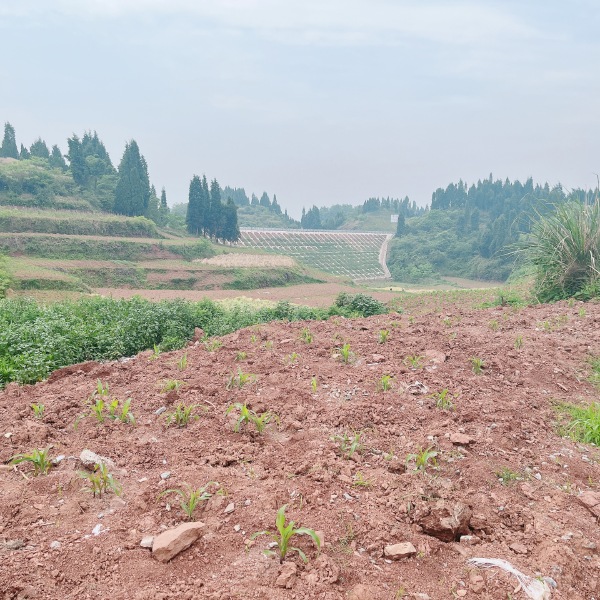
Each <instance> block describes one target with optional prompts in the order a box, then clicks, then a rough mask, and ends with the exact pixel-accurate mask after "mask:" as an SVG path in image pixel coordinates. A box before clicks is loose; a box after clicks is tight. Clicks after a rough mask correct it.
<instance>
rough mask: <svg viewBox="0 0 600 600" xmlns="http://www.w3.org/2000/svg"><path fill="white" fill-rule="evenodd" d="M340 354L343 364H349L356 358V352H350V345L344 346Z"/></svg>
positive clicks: (339, 350) (339, 349)
mask: <svg viewBox="0 0 600 600" xmlns="http://www.w3.org/2000/svg"><path fill="white" fill-rule="evenodd" d="M338 352H339V353H340V359H341V361H342V362H343V363H345V364H348V363H349V362H351V361H352V360H353V358H354V352H352V351H351V350H350V344H344V345H343V346H342V347H341V348H338Z"/></svg>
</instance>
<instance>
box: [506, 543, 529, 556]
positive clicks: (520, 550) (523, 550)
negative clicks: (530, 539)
mask: <svg viewBox="0 0 600 600" xmlns="http://www.w3.org/2000/svg"><path fill="white" fill-rule="evenodd" d="M508 547H509V548H510V549H511V550H512V551H513V552H516V553H517V554H527V552H528V550H527V546H526V545H525V544H521V543H520V542H514V543H513V544H509V546H508Z"/></svg>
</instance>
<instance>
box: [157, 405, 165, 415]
mask: <svg viewBox="0 0 600 600" xmlns="http://www.w3.org/2000/svg"><path fill="white" fill-rule="evenodd" d="M166 410H167V407H166V406H161V407H160V408H157V409H156V410H155V411H154V414H155V415H162V414H163V413H164V412H165V411H166Z"/></svg>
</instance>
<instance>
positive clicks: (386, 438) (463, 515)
mask: <svg viewBox="0 0 600 600" xmlns="http://www.w3.org/2000/svg"><path fill="white" fill-rule="evenodd" d="M585 311H586V312H585V314H584V312H579V306H573V307H569V306H567V305H566V304H565V303H561V304H556V305H553V306H539V307H535V308H527V309H520V310H515V309H511V308H508V307H506V308H498V309H490V310H486V311H472V310H468V309H461V308H458V307H454V308H453V309H451V312H448V313H444V314H435V313H433V314H429V315H428V316H417V317H416V318H414V319H413V318H409V317H407V316H406V315H404V316H401V315H396V314H394V315H386V316H379V317H372V318H370V319H361V320H352V321H351V320H346V319H331V320H329V321H327V322H320V323H308V324H307V323H293V324H271V325H265V326H261V327H260V328H251V329H246V330H242V331H239V332H237V333H234V334H231V335H228V336H226V337H224V338H223V339H222V341H223V345H222V347H220V348H218V349H215V350H214V351H212V352H210V351H209V349H208V348H207V347H205V346H204V345H203V344H196V345H192V346H190V347H189V348H188V349H187V366H186V367H185V368H184V369H183V370H182V369H180V367H183V366H184V365H182V364H181V363H180V365H179V366H178V365H177V362H178V361H179V360H180V359H181V358H182V356H183V355H184V351H183V350H182V351H178V352H171V353H167V354H162V355H160V356H159V357H158V358H157V359H155V360H151V356H150V353H149V352H146V353H142V354H140V355H138V356H137V357H135V358H133V359H131V360H128V361H122V362H114V363H108V364H96V363H87V364H85V365H80V366H75V367H71V368H67V369H63V370H62V371H58V372H56V373H55V374H53V376H52V377H51V378H50V380H49V381H48V382H44V383H41V384H38V385H36V386H30V387H23V388H19V387H17V386H16V385H14V384H11V385H10V386H9V387H8V388H7V389H6V390H5V391H4V392H1V393H0V431H1V433H2V437H1V438H0V439H1V445H0V459H1V461H2V462H3V463H7V461H8V460H9V459H10V458H11V457H12V456H13V455H15V454H17V453H23V452H30V451H31V450H32V449H34V448H45V447H48V446H50V455H51V456H52V457H56V456H58V455H64V457H65V458H64V459H62V460H61V461H60V463H59V464H58V465H57V466H56V467H55V468H53V469H52V470H51V471H50V473H49V474H48V475H47V476H43V475H40V476H38V477H33V474H32V471H31V470H30V469H29V468H28V466H26V465H27V463H24V464H21V465H19V466H17V467H13V466H8V465H7V464H5V465H4V466H2V467H0V468H1V469H2V470H1V471H0V482H1V485H0V515H1V517H0V518H1V520H0V564H1V565H2V568H1V569H0V590H2V592H0V597H2V598H6V599H9V598H10V599H13V598H15V599H16V598H19V599H21V598H43V599H54V598H57V599H58V598H73V599H74V598H77V599H83V598H93V599H100V598H114V599H130V598H132V599H137V600H145V599H162V600H166V599H179V598H220V599H230V598H231V599H233V598H239V599H242V598H244V599H246V598H264V599H289V600H292V599H297V600H301V599H311V600H312V599H326V600H338V599H340V600H341V599H343V598H354V600H359V599H379V598H382V599H384V598H385V599H390V600H392V599H396V598H403V597H404V598H408V597H410V598H420V599H426V598H431V599H438V598H439V599H442V598H460V597H467V598H483V599H485V598H488V599H498V600H500V599H504V600H506V599H507V598H515V599H517V598H526V597H527V596H526V595H525V593H524V591H523V590H522V589H519V588H518V583H517V580H516V579H515V578H514V577H513V576H511V575H508V574H506V573H504V572H502V571H500V570H498V569H495V568H494V569H485V570H484V569H479V568H476V567H474V566H470V565H468V564H467V561H468V559H469V558H472V557H487V558H500V559H505V560H507V561H509V562H510V563H511V564H512V565H514V566H515V567H516V568H518V569H519V570H520V571H522V572H524V573H525V574H527V575H529V576H532V577H536V576H538V575H539V576H543V577H547V578H551V579H548V580H547V581H548V582H549V583H548V584H544V585H549V586H550V587H549V588H548V589H550V590H551V594H552V598H564V599H566V598H568V599H570V600H579V599H581V600H583V599H589V598H593V597H598V593H599V591H600V590H598V589H597V588H598V569H599V568H600V561H599V558H598V555H597V548H598V544H600V532H599V530H598V525H597V520H596V516H597V515H598V514H600V510H598V509H597V508H596V507H595V504H596V503H600V493H599V492H598V491H597V486H598V482H600V466H599V465H598V464H597V461H598V459H599V458H600V455H599V454H598V452H597V450H596V448H595V447H593V446H585V445H582V444H578V443H575V442H573V441H571V440H569V439H566V438H561V437H560V436H559V435H558V433H557V428H556V421H557V411H556V410H555V409H554V408H553V402H558V401H563V402H565V401H568V402H579V401H580V400H585V401H588V402H589V401H591V400H594V399H597V398H598V393H597V391H596V390H595V389H594V388H593V387H592V386H591V385H590V384H589V383H587V381H586V374H587V364H586V359H587V358H588V357H589V355H590V354H596V355H598V354H599V353H600V339H599V337H598V331H599V330H600V306H599V305H586V306H585ZM490 323H491V324H492V327H490ZM307 326H308V327H309V328H310V332H311V333H312V336H313V341H312V343H305V342H303V341H302V340H301V339H300V338H301V332H302V330H303V328H304V327H307ZM380 330H389V331H390V333H389V338H388V341H387V342H386V343H383V344H379V343H378V334H379V331H380ZM519 336H521V337H522V347H521V348H520V349H515V340H516V338H517V337H519ZM345 342H347V343H349V344H350V346H351V351H352V352H353V353H354V354H355V355H354V357H352V356H351V357H350V362H349V364H344V363H343V362H342V361H341V360H340V357H339V356H334V355H336V354H339V353H338V352H337V350H336V349H337V348H339V347H341V346H342V345H343V344H344V343H345ZM517 345H518V344H517ZM213 347H214V346H213ZM239 352H245V353H247V356H246V357H245V358H244V356H243V355H238V353H239ZM293 353H296V354H297V356H296V355H294V354H293ZM236 356H237V358H238V359H240V360H237V361H236V360H235V359H236ZM406 357H409V359H408V360H407V359H406ZM419 357H422V358H419ZM473 357H476V358H480V359H482V360H483V361H484V362H485V368H484V370H483V373H482V374H480V375H476V374H475V373H474V372H473V370H472V366H471V358H473ZM238 369H240V370H241V372H242V373H252V374H255V375H256V379H255V381H254V382H252V381H248V382H247V383H246V384H245V385H244V386H243V387H241V388H235V387H234V388H232V389H229V390H228V389H226V384H227V381H228V379H229V377H230V375H231V374H236V373H238ZM384 375H391V376H393V384H392V388H391V390H389V391H386V392H383V391H378V390H377V385H378V382H381V378H382V376H384ZM312 377H316V378H317V384H318V385H317V389H316V391H315V392H313V389H312V387H311V379H312ZM98 379H100V380H101V381H102V382H103V383H105V384H108V385H109V386H110V393H111V397H112V396H113V395H114V396H116V397H118V398H120V399H121V400H124V399H125V398H128V397H131V398H132V403H131V409H132V411H133V413H134V414H135V417H136V420H137V424H136V425H135V426H132V425H129V424H123V423H120V422H119V421H110V420H107V421H105V422H104V423H98V422H96V420H95V419H94V418H92V417H86V418H84V419H82V420H81V421H80V423H79V425H78V427H77V428H74V427H73V424H74V422H75V421H76V419H77V418H78V417H79V416H80V415H81V414H82V412H84V410H85V403H86V399H87V398H88V397H89V396H90V394H91V393H92V392H93V391H94V390H95V389H96V382H97V380H98ZM168 379H170V380H182V381H184V382H185V385H182V386H181V387H180V389H179V390H178V391H172V392H170V393H169V394H165V393H161V391H160V390H161V387H162V386H163V384H164V382H165V380H168ZM250 379H252V378H250ZM444 389H448V390H449V393H450V394H452V395H453V398H452V403H453V405H454V406H453V409H452V410H449V409H443V408H440V407H437V406H436V400H435V399H434V398H433V397H431V394H433V393H436V392H441V391H442V390H444ZM446 398H447V399H448V398H449V396H447V397H446ZM178 402H185V403H186V404H196V405H198V408H197V413H198V414H199V415H200V418H199V419H197V420H195V421H193V422H191V423H190V424H189V425H188V426H187V427H183V428H178V427H176V426H170V427H167V426H166V419H165V415H166V414H168V413H169V412H171V411H172V410H173V407H174V406H175V405H176V404H177V403H178ZM233 402H241V403H243V402H247V403H248V405H249V406H250V407H251V408H252V409H253V410H254V411H256V412H257V413H261V412H263V411H266V410H271V411H274V412H275V413H277V414H278V415H279V417H280V419H281V423H280V426H277V425H276V423H275V421H273V422H272V423H271V424H270V425H268V426H267V429H266V431H265V433H263V434H262V435H258V434H256V433H255V432H254V429H253V427H252V426H250V427H248V428H245V427H242V431H241V433H235V432H234V431H233V425H234V423H235V417H236V413H235V412H234V413H231V414H230V415H229V416H225V411H226V409H227V407H228V406H229V405H230V404H231V403H233ZM32 403H42V404H44V405H45V414H44V419H43V420H36V419H34V418H33V414H32V410H31V407H30V405H31V404H32ZM163 406H166V407H167V411H166V413H163V414H161V415H157V414H156V412H157V410H158V409H160V408H161V407H163ZM448 408H449V407H448ZM88 411H89V407H88ZM344 434H347V435H348V436H349V438H353V436H354V435H355V434H358V435H359V437H360V446H359V447H356V448H355V451H354V452H353V453H352V452H351V449H349V448H348V447H346V449H345V450H344V449H343V448H342V447H341V446H342V445H343V444H342V443H341V442H340V441H339V439H337V440H332V438H333V437H335V436H340V437H343V436H344ZM85 448H87V449H89V450H91V451H93V452H96V453H98V454H99V455H102V456H104V457H108V458H110V459H112V461H114V463H115V467H114V468H111V470H112V473H113V474H114V476H115V478H116V479H117V480H118V481H119V483H120V484H121V485H122V487H123V492H122V495H121V496H120V497H118V496H116V495H114V494H112V493H106V494H104V495H103V496H102V498H94V497H93V496H92V495H91V494H88V493H86V492H85V491H82V487H84V485H85V484H84V481H83V479H81V477H80V476H79V475H78V471H80V470H81V469H82V468H83V467H82V465H81V464H80V462H79V460H78V457H79V456H80V453H81V451H82V450H83V449H85ZM427 448H433V449H434V450H432V451H437V456H436V457H431V458H430V459H429V460H428V461H425V464H423V465H422V467H423V468H422V469H420V470H416V466H417V465H416V464H415V460H414V457H413V458H412V459H409V460H408V463H407V455H410V454H417V453H419V450H420V449H427ZM350 454H351V456H349V457H348V455H350ZM421 458H423V456H421ZM436 463H437V464H436ZM406 464H407V467H406V470H405V465H406ZM499 474H500V475H499ZM208 482H218V485H213V486H210V488H209V489H210V491H212V492H213V496H212V497H211V498H210V499H209V500H208V501H206V502H204V503H201V506H199V508H198V509H197V510H196V512H195V514H194V521H201V522H202V523H204V527H203V528H200V529H194V530H193V531H191V532H190V531H188V535H189V536H190V537H189V539H190V540H192V542H193V543H191V545H190V546H189V547H188V548H187V549H185V550H183V551H182V552H181V553H179V554H177V555H176V556H175V557H174V558H173V559H172V560H171V561H170V562H167V563H163V562H159V561H158V560H157V559H156V558H155V557H153V555H152V552H151V550H150V549H148V548H144V547H141V546H140V542H141V540H142V538H144V537H146V536H158V535H159V534H161V532H163V531H165V530H167V529H170V528H173V527H176V526H178V525H180V524H182V523H183V522H184V521H185V515H184V514H183V512H182V510H181V509H180V507H179V500H178V499H177V497H176V496H169V495H167V496H163V497H161V498H159V497H158V496H159V494H160V493H161V492H162V491H164V490H166V489H168V488H182V489H184V484H185V483H187V484H190V485H191V486H193V487H194V488H198V487H200V486H203V485H204V484H206V483H208ZM217 489H218V490H219V493H216V490H217ZM167 503H170V510H167V508H166V504H167ZM284 504H287V505H288V509H287V515H288V517H289V518H291V519H293V520H294V521H295V522H296V524H297V525H302V526H306V527H310V528H313V529H315V530H317V531H319V532H321V533H320V534H319V535H321V536H322V540H323V544H322V549H321V553H320V555H318V554H317V551H316V548H315V547H314V545H313V543H312V541H311V540H310V539H309V538H308V537H299V538H295V539H294V540H293V541H292V544H291V545H293V546H299V547H300V548H301V549H302V550H304V551H305V552H306V554H307V556H308V558H309V562H308V563H307V564H306V565H304V564H303V562H302V561H301V560H300V558H299V557H298V555H297V554H295V553H293V554H289V555H288V558H287V562H286V563H285V564H284V565H283V566H280V564H279V561H278V560H277V559H274V558H268V557H266V556H265V555H264V554H263V552H262V551H263V550H264V549H265V548H267V545H268V544H269V542H270V539H269V538H267V537H266V536H261V537H258V538H257V539H256V540H254V541H253V540H251V539H250V536H251V534H252V533H254V532H257V531H261V530H265V529H270V530H274V527H275V515H276V512H277V509H278V508H279V507H281V506H282V505H284ZM586 504H587V506H586ZM93 532H94V533H93ZM198 536H199V539H197V540H196V541H195V542H194V541H193V540H194V539H195V538H196V537H198ZM188 541H189V540H188ZM405 543H410V544H412V546H413V547H414V548H412V549H411V547H410V546H407V545H404V546H401V547H399V548H395V549H390V548H387V547H388V546H393V545H396V544H405ZM386 548H387V550H386ZM394 550H400V551H406V552H407V554H406V556H404V557H402V558H399V559H398V557H397V556H392V553H393V551H394ZM553 584H556V586H557V587H556V588H554V587H552V586H553ZM540 585H541V584H540ZM2 594H3V595H2Z"/></svg>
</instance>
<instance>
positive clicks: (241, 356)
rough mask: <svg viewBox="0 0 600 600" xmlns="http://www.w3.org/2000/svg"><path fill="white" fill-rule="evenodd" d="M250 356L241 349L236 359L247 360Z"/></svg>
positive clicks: (238, 360) (236, 354)
mask: <svg viewBox="0 0 600 600" xmlns="http://www.w3.org/2000/svg"><path fill="white" fill-rule="evenodd" d="M247 358H248V354H247V353H246V352H244V351H239V352H236V353H235V360H236V361H237V362H240V361H241V360H246V359H247Z"/></svg>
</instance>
